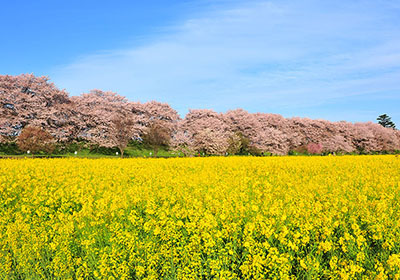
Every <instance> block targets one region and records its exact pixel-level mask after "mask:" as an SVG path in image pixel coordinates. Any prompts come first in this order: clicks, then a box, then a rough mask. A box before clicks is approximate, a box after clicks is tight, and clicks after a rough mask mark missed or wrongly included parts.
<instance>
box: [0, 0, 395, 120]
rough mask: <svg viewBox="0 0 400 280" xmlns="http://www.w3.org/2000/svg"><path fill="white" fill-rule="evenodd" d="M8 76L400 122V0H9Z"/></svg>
mask: <svg viewBox="0 0 400 280" xmlns="http://www.w3.org/2000/svg"><path fill="white" fill-rule="evenodd" d="M0 24H1V26H2V28H1V30H0V35H1V38H2V40H1V43H0V74H21V73H34V74H36V75H48V76H50V78H51V80H52V81H53V82H54V83H56V85H57V86H58V87H60V88H65V89H66V90H67V91H68V92H70V93H71V94H72V95H77V94H80V93H82V92H87V91H89V90H90V89H94V88H99V89H103V90H111V91H116V92H118V93H119V94H121V95H124V96H127V97H128V98H129V99H130V100H132V101H142V102H145V101H148V100H158V101H162V102H168V103H169V104H170V105H171V106H172V107H173V108H175V109H176V110H177V111H178V112H179V113H180V114H181V115H182V116H184V114H185V113H187V111H188V109H189V108H193V109H197V108H210V109H214V110H216V111H220V112H225V111H226V110H229V109H235V108H239V107H240V108H244V109H246V110H248V111H249V112H271V113H278V114H282V115H283V116H285V117H292V116H301V117H310V118H317V119H319V118H321V119H329V120H333V121H336V120H348V121H352V122H356V121H375V119H376V117H377V116H378V115H380V114H382V113H387V114H389V115H390V116H392V119H393V120H394V121H395V122H396V123H398V126H400V109H399V108H400V1H398V0H386V1H379V0H370V1H368V0H365V1H362V0H355V1H317V0H315V1H313V0H292V1H286V0H276V1H274V0H272V1H251V0H247V1H240V0H232V1H229V0H217V1H210V0H199V1H84V0H83V1H43V0H37V1H22V0H21V1H18V0H17V1H4V2H3V3H2V8H1V9H0Z"/></svg>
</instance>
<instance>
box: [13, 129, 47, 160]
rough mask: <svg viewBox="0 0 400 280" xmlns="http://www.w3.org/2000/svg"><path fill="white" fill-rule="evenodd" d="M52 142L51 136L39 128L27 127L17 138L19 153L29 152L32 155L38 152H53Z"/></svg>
mask: <svg viewBox="0 0 400 280" xmlns="http://www.w3.org/2000/svg"><path fill="white" fill-rule="evenodd" d="M53 141H54V138H53V136H51V134H50V133H48V132H47V131H45V130H44V129H42V128H41V127H36V126H27V127H25V128H24V129H23V130H22V132H21V134H20V135H19V136H18V139H17V145H18V148H19V149H20V150H21V151H23V152H27V151H29V152H30V153H32V155H34V154H36V153H38V152H46V153H51V152H53V150H54V145H53Z"/></svg>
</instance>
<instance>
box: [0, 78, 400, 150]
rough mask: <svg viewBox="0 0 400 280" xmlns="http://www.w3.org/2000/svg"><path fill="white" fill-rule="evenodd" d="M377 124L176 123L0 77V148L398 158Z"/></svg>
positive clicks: (221, 116) (205, 116) (119, 99)
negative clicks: (135, 146) (36, 144)
mask: <svg viewBox="0 0 400 280" xmlns="http://www.w3.org/2000/svg"><path fill="white" fill-rule="evenodd" d="M378 121H379V123H380V124H381V125H380V124H376V123H372V122H366V123H350V122H346V121H340V122H330V121H326V120H311V119H308V118H298V117H295V118H284V117H282V116H280V115H277V114H266V113H249V112H247V111H245V110H243V109H236V110H231V111H228V112H226V113H217V112H215V111H213V110H208V109H196V110H190V111H189V113H188V114H187V115H186V116H185V118H183V119H181V118H180V117H179V115H178V114H177V112H176V111H175V110H174V109H172V108H171V107H170V106H169V105H168V104H166V103H160V102H156V101H150V102H146V103H140V102H131V101H129V100H127V99H126V98H125V97H123V96H120V95H118V94H116V93H114V92H105V91H102V90H97V89H95V90H91V91H90V92H88V93H83V94H81V95H80V96H72V97H70V96H69V94H68V93H67V92H66V91H65V90H60V89H58V88H57V87H56V86H55V85H54V84H53V83H51V82H49V79H48V78H47V77H36V76H34V75H31V74H23V75H19V76H9V75H0V142H1V143H16V142H17V139H21V138H22V139H24V138H25V139H29V137H26V135H28V134H27V132H25V134H26V135H25V134H24V133H23V132H24V131H25V130H27V129H28V128H29V129H28V132H29V133H31V134H30V135H32V133H34V134H35V133H37V134H41V137H44V136H43V134H46V133H47V134H46V135H47V136H46V137H47V138H46V137H44V138H43V139H45V140H43V141H42V142H43V143H46V145H47V146H48V145H49V143H50V142H51V141H50V140H49V139H50V138H48V136H49V135H50V137H51V138H52V139H53V140H52V141H53V142H54V143H57V144H59V145H63V144H65V145H67V144H70V143H76V142H79V141H83V142H84V143H87V145H97V146H99V147H114V148H118V149H119V150H120V153H121V155H123V152H124V149H125V148H126V147H127V145H128V143H129V142H131V141H137V142H140V143H142V142H143V143H147V144H148V145H149V146H151V147H153V148H154V150H155V153H156V152H157V150H158V148H159V147H160V146H166V147H170V149H174V150H176V151H180V152H182V153H184V154H186V155H193V154H198V153H202V154H203V153H204V154H208V155H224V154H226V153H229V154H248V153H251V154H277V155H284V154H288V153H294V152H308V153H324V152H325V153H332V152H342V153H354V152H356V153H371V152H393V151H396V150H400V132H399V131H398V130H396V129H395V125H394V124H393V122H391V120H390V117H388V116H387V115H382V116H380V117H379V118H378ZM38 128H39V129H40V130H37V129H38ZM29 130H31V131H29ZM32 131H33V132H32ZM35 131H36V132H35ZM42 131H43V132H42ZM24 135H25V136H24ZM18 136H21V137H19V138H18ZM36 139H41V138H40V137H39V138H36ZM21 141H22V140H19V142H20V143H22V142H21ZM40 141H41V140H40ZM22 146H23V145H22ZM22 146H21V147H22ZM42 148H43V147H42Z"/></svg>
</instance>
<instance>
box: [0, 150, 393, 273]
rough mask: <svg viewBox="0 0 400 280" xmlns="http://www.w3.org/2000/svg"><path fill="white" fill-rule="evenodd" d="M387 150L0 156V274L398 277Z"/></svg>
mask: <svg viewBox="0 0 400 280" xmlns="http://www.w3.org/2000/svg"><path fill="white" fill-rule="evenodd" d="M399 182H400V158H397V157H395V156H340V157H339V156H337V157H333V156H332V157H268V158H256V157H214V158H177V159H124V160H121V159H96V160H90V159H19V160H12V159H6V160H1V161H0V203H1V206H0V226H1V230H0V278H1V279H266V278H267V279H315V278H322V279H328V278H329V279H398V278H400V221H399V220H400V184H399Z"/></svg>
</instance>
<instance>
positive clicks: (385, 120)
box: [377, 114, 396, 129]
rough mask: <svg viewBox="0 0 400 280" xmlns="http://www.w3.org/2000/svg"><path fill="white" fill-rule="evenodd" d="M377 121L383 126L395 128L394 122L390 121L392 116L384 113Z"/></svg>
mask: <svg viewBox="0 0 400 280" xmlns="http://www.w3.org/2000/svg"><path fill="white" fill-rule="evenodd" d="M377 120H378V123H379V124H380V125H381V126H383V127H389V128H393V129H395V128H396V125H395V124H394V122H392V118H391V117H389V116H388V115H386V114H383V115H380V116H379V117H378V118H377Z"/></svg>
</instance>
